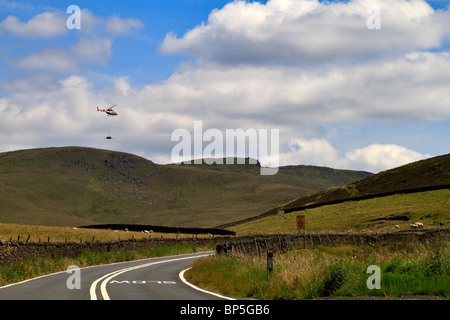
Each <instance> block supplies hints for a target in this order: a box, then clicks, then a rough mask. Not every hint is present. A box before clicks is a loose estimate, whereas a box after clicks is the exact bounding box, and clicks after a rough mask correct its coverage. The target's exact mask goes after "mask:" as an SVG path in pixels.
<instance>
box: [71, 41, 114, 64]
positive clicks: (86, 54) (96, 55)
mask: <svg viewBox="0 0 450 320" xmlns="http://www.w3.org/2000/svg"><path fill="white" fill-rule="evenodd" d="M112 43H113V41H112V40H111V39H108V38H100V39H97V38H92V39H91V38H82V39H81V40H80V41H78V42H77V44H75V45H74V46H73V47H72V50H73V52H74V53H75V54H76V55H77V56H78V57H80V58H82V59H83V60H84V61H88V62H96V63H98V64H101V65H104V64H106V61H107V59H108V58H109V57H110V56H111V53H112V50H111V46H112Z"/></svg>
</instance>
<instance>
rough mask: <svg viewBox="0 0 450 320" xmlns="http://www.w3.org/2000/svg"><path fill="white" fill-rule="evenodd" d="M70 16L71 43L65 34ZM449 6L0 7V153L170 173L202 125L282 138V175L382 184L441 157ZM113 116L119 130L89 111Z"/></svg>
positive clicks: (447, 113) (308, 0) (449, 117)
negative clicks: (353, 174)
mask: <svg viewBox="0 0 450 320" xmlns="http://www.w3.org/2000/svg"><path fill="white" fill-rule="evenodd" d="M72 4H75V5H77V6H79V7H80V8H81V10H82V11H81V16H80V17H81V29H80V30H76V29H74V30H68V29H67V28H66V26H65V22H66V20H67V18H68V17H69V16H70V14H67V13H66V9H67V7H68V6H69V5H72ZM449 4H450V3H449V1H441V0H435V1H422V0H415V1H406V0H392V1H391V0H389V1H387V0H373V1H368V0H354V1H315V0H270V1H236V2H233V1H225V0H221V1H219V0H170V1H127V2H125V1H61V0H54V1H14V0H0V68H1V72H0V152H1V151H8V150H16V149H25V148H34V147H48V146H64V145H82V146H89V147H98V148H105V149H113V150H119V151H125V152H131V153H135V154H138V155H142V156H144V157H146V158H148V159H150V160H153V161H155V162H158V163H167V162H170V160H171V159H170V154H171V149H172V148H173V147H174V142H173V141H171V139H170V137H171V133H172V132H173V131H174V130H175V129H177V128H185V129H187V130H190V131H192V130H193V122H194V121H196V120H197V121H199V120H200V121H203V126H204V127H205V128H218V129H219V130H222V131H223V130H225V129H227V128H234V129H237V128H243V129H249V128H255V129H271V128H277V129H279V130H280V162H281V164H282V165H287V164H312V165H324V166H329V167H335V168H349V169H358V170H367V171H372V172H377V171H381V170H385V169H389V168H392V167H394V166H398V165H401V164H403V163H407V162H410V161H416V160H419V159H423V158H426V157H429V156H436V155H440V154H446V153H448V152H449V149H448V142H449V137H450V98H449V95H448V92H450V50H449V48H450V24H449V23H448V21H450V13H449V9H448V6H449ZM371 5H372V6H373V5H376V6H378V8H379V9H380V16H379V17H380V22H381V25H380V29H376V30H370V29H368V27H367V25H366V22H367V21H368V19H370V18H371V17H370V13H369V12H368V11H367V10H368V7H369V6H371ZM112 104H116V105H117V111H118V112H119V116H118V117H116V118H114V119H106V118H105V117H102V116H104V114H100V113H97V112H96V110H95V108H96V106H107V105H112ZM109 121H111V124H112V131H113V135H114V137H115V139H113V140H111V141H106V140H105V139H104V136H105V128H107V127H108V126H109Z"/></svg>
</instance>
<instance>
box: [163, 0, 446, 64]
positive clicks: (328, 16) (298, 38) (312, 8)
mask: <svg viewBox="0 0 450 320" xmlns="http://www.w3.org/2000/svg"><path fill="white" fill-rule="evenodd" d="M374 8H375V10H379V11H378V12H379V17H380V20H379V21H380V24H379V25H380V29H376V30H373V29H372V27H370V25H371V24H372V23H373V22H372V21H371V20H372V19H376V17H374V12H375V11H374V12H372V10H374ZM449 19H450V15H449V14H448V12H441V11H439V12H435V11H434V10H433V9H432V8H431V7H430V6H429V5H428V4H427V3H426V2H425V1H422V0H414V1H407V0H396V1H392V0H359V1H349V2H345V3H342V2H319V1H318V0H302V1H296V0H271V1H268V2H267V4H265V5H264V4H261V3H259V2H252V3H248V2H244V1H235V2H231V3H229V4H227V5H226V6H225V7H224V8H223V9H221V10H216V11H213V12H212V13H211V14H210V16H209V19H208V21H207V22H206V23H203V24H201V25H199V26H197V27H195V28H194V29H192V30H190V31H189V32H187V33H186V34H185V35H183V36H181V37H178V36H177V35H175V34H173V33H168V34H167V36H166V38H165V40H164V43H163V44H162V46H161V51H162V52H165V53H183V54H188V55H191V56H194V57H196V58H201V59H205V60H209V61H217V62H220V63H237V62H238V63H242V62H245V63H252V64H255V63H256V64H258V63H267V62H281V63H286V62H287V63H289V62H295V63H304V64H311V63H323V62H326V63H329V62H334V61H341V60H345V61H355V60H359V59H364V58H366V57H367V56H368V55H371V56H389V55H393V54H399V53H405V52H408V51H411V50H421V49H428V48H433V47H438V46H440V45H441V44H442V41H443V38H444V36H446V35H448V32H449V30H450V27H449V24H448V20H449ZM375 23H376V21H375ZM368 25H369V27H368Z"/></svg>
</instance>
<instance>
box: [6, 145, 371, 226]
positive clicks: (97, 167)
mask: <svg viewBox="0 0 450 320" xmlns="http://www.w3.org/2000/svg"><path fill="white" fill-rule="evenodd" d="M368 175H370V174H368V173H367V172H360V171H350V170H334V169H331V168H322V167H312V166H292V167H282V168H280V170H279V172H278V174H277V175H275V176H261V175H260V168H259V167H258V166H256V165H253V164H242V165H241V164H236V165H194V164H192V165H158V164H155V163H153V162H151V161H149V160H147V159H144V158H142V157H138V156H136V155H132V154H128V153H122V152H115V151H108V150H100V149H93V148H81V147H64V148H43V149H30V150H20V151H14V152H5V153H2V154H0V222H3V223H16V224H36V225H52V226H82V225H92V224H97V223H128V224H149V225H164V226H177V227H215V226H217V225H220V224H223V223H227V222H231V221H235V220H239V219H242V218H246V217H249V216H254V215H257V214H259V213H261V212H264V211H265V210H268V209H270V208H273V207H275V206H277V205H279V204H280V203H285V202H287V201H289V200H291V199H293V198H296V197H299V196H303V195H307V194H312V193H315V192H318V191H320V190H325V189H328V188H331V187H336V186H342V185H346V184H348V183H350V182H353V181H356V180H360V179H362V178H365V177H367V176H368Z"/></svg>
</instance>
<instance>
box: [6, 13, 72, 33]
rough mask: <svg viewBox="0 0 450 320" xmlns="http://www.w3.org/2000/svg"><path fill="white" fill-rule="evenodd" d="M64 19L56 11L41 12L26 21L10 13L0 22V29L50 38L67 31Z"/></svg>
mask: <svg viewBox="0 0 450 320" xmlns="http://www.w3.org/2000/svg"><path fill="white" fill-rule="evenodd" d="M66 19H67V17H65V16H64V15H63V14H61V13H58V12H43V13H40V14H38V15H36V16H35V17H33V18H32V19H30V20H29V21H27V22H24V21H20V20H19V18H18V17H16V16H12V15H10V16H8V17H6V19H5V20H3V21H2V22H0V30H1V29H3V30H5V31H7V32H12V33H13V34H15V35H17V36H20V37H25V38H51V37H55V36H59V35H63V34H66V33H67V31H68V30H67V28H66Z"/></svg>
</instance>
